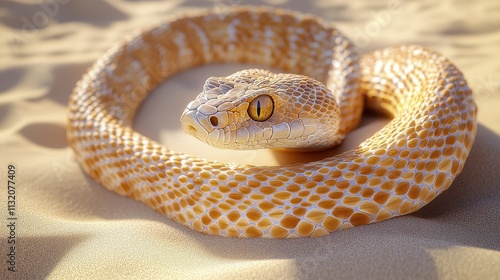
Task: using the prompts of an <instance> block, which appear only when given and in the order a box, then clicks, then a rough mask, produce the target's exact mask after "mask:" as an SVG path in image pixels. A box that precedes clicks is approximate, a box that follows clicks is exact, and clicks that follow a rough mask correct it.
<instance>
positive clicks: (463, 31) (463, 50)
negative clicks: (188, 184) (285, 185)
mask: <svg viewBox="0 0 500 280" xmlns="http://www.w3.org/2000/svg"><path fill="white" fill-rule="evenodd" d="M39 3H45V4H39ZM242 3H244V4H269V5H277V6H280V7H285V8H290V9H294V10H298V11H303V12H308V13H313V14H316V15H318V16H321V17H323V18H325V19H327V20H329V21H332V22H335V23H336V25H337V26H338V27H339V28H340V29H341V30H343V31H344V33H345V34H346V35H347V36H348V37H351V38H352V39H353V41H354V42H355V43H356V44H357V45H358V46H359V51H360V52H361V53H366V52H368V51H371V50H375V49H378V48H383V47H386V46H391V45H394V44H408V43H415V44H424V45H427V46H429V47H431V48H434V49H436V50H438V51H440V52H442V53H444V54H446V56H448V57H449V58H450V59H451V60H452V61H454V62H455V63H456V64H457V65H458V66H459V68H460V69H461V70H462V71H463V72H464V74H465V76H466V78H467V79H468V81H469V84H470V86H471V87H472V88H473V90H474V92H475V94H476V96H477V102H478V106H479V127H478V134H477V138H476V142H475V145H474V148H473V150H472V152H471V154H470V157H469V159H468V162H467V164H466V166H465V168H464V170H463V173H462V175H460V176H459V177H458V178H457V179H456V181H455V182H454V183H453V185H452V187H451V188H450V189H449V190H448V191H446V192H445V193H444V194H442V195H441V196H439V197H438V198H437V199H435V200H434V201H433V202H432V203H431V204H430V205H428V206H426V207H424V208H423V209H421V211H419V212H417V213H414V214H412V215H409V216H405V217H401V218H396V219H392V220H389V221H386V222H383V223H378V224H373V225H368V226H363V227H359V228H354V229H349V230H345V231H340V232H335V233H333V234H331V235H329V236H326V237H322V238H317V239H293V240H259V239H255V240H238V239H227V238H221V237H213V236H206V235H203V234H200V233H197V232H193V231H191V230H188V229H186V228H184V227H182V226H180V225H178V224H176V223H174V222H172V221H171V220H168V219H167V218H165V217H163V216H161V215H160V214H158V213H156V212H154V211H153V210H151V209H149V208H148V207H147V206H145V205H142V204H140V203H138V202H135V201H133V200H131V199H129V198H125V197H120V196H118V195H116V194H114V193H111V192H108V191H107V190H105V189H104V188H103V187H101V186H100V185H98V184H97V183H95V182H94V181H93V180H92V179H90V178H89V177H88V176H86V175H85V174H84V172H83V171H82V170H81V169H80V168H79V166H78V165H77V164H76V162H75V161H74V159H73V157H72V152H71V150H70V148H69V147H68V145H67V143H66V138H65V122H66V113H67V110H66V103H67V99H68V96H69V94H70V92H71V90H72V88H73V87H74V85H75V83H76V81H77V80H78V79H79V78H80V77H81V76H82V74H83V73H84V72H85V70H86V69H87V68H88V67H89V66H90V65H91V64H92V63H93V62H94V61H95V60H96V59H97V58H98V57H99V56H100V55H101V54H102V53H103V52H104V51H106V50H107V49H108V48H110V47H111V46H112V45H113V44H116V43H118V42H119V41H120V40H121V39H122V38H124V37H125V36H127V35H129V34H130V33H131V32H132V31H134V30H136V29H138V28H141V27H147V26H150V25H152V24H155V23H157V22H159V21H161V20H162V19H163V18H164V17H165V16H166V15H168V14H171V13H174V12H179V11H185V10H189V9H193V8H200V7H206V8H207V7H220V6H224V5H239V4H242ZM0 34H1V36H0V201H1V204H0V205H1V206H0V228H1V230H0V235H1V236H2V239H1V243H0V252H1V253H0V279H5V278H9V279H10V278H12V279H15V278H17V279H36V278H47V277H48V278H53V279H76V278H91V279H110V278H116V279H125V278H143V279H147V278H151V279H159V278H163V279H166V278H174V279H192V278H207V279H221V278H238V279H242V278H247V279H248V278H260V279H290V278H307V279H318V278H324V279H366V278H374V279H375V278H376V279H411V278H424V279H495V278H496V279H500V163H499V158H500V79H499V75H500V2H499V1H498V0H483V1H450V0H446V1H434V0H426V1H402V0H401V1H399V0H376V1H354V0H349V1H347V0H344V1H326V0H316V1H299V0H289V1H288V0H261V1H243V0H231V1H229V0H217V1H215V0H214V1H201V0H175V1H152V0H151V1H137V0H93V1H81V0H57V1H56V0H45V1H30V0H1V1H0ZM243 67H246V66H244V65H216V66H206V67H200V68H197V69H193V70H189V71H186V72H184V73H182V74H179V75H177V76H175V77H173V78H172V79H170V80H168V81H166V82H165V83H164V84H163V85H161V86H160V87H159V88H158V89H156V90H155V91H154V92H153V94H152V95H151V97H150V98H149V99H147V100H146V102H145V103H144V105H143V107H141V110H140V111H139V112H138V115H137V119H136V123H135V127H136V129H137V130H138V131H140V132H142V133H144V134H146V135H148V136H150V137H151V138H153V139H155V140H158V141H160V142H162V143H164V144H165V145H168V146H169V147H170V148H173V149H176V150H180V151H184V152H189V153H191V154H194V155H199V156H205V157H208V158H212V159H219V160H223V161H226V162H236V163H244V162H250V163H253V164H286V163H290V162H297V161H307V160H312V159H317V158H322V157H326V156H327V155H329V154H332V153H338V152H339V150H342V149H347V148H350V147H353V146H355V145H357V144H358V143H360V142H361V141H362V140H363V139H366V138H367V137H369V136H370V135H371V134H372V133H373V132H374V131H375V130H377V129H379V128H380V127H381V126H383V125H384V124H385V123H386V122H387V120H384V119H383V118H380V117H377V116H367V117H366V119H365V121H364V122H363V124H362V126H361V127H360V128H359V129H358V130H356V131H355V132H354V133H353V134H352V135H350V136H349V138H348V139H347V141H346V143H345V144H344V145H343V146H342V147H341V148H339V149H337V150H333V151H330V152H328V153H324V154H321V153H316V154H312V155H304V154H300V155H289V154H285V153H270V152H268V151H259V152H239V153H234V152H226V151H224V152H221V151H218V150H215V149H211V148H209V147H206V146H205V145H204V144H202V143H199V142H197V141H196V140H194V139H191V138H189V137H188V136H185V135H184V134H183V133H182V132H181V130H180V125H179V123H178V118H179V116H180V113H181V112H182V109H183V107H184V106H185V104H187V102H188V101H189V100H191V99H192V98H193V97H194V96H196V95H197V94H198V92H199V90H200V88H201V85H202V84H203V81H204V80H205V79H206V78H207V77H208V76H211V75H225V74H227V73H230V72H232V71H234V70H235V69H240V68H243ZM167 93H168V94H167ZM8 164H12V165H14V166H15V168H16V172H17V173H16V177H15V180H16V212H15V217H17V221H16V229H15V237H16V239H15V240H16V270H17V272H15V273H12V272H9V271H8V270H7V268H8V263H7V262H6V261H7V258H8V256H7V254H8V253H9V251H10V250H9V249H8V246H9V245H8V244H7V240H8V239H7V237H8V236H9V234H10V233H9V232H10V231H9V230H8V227H7V225H8V224H9V222H10V221H9V220H7V217H8V212H7V206H6V205H7V183H6V181H7V175H8Z"/></svg>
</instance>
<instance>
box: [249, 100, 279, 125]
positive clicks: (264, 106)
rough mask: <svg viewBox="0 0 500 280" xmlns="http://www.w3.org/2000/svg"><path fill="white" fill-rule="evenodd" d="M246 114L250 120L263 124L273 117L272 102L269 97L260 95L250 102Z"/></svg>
mask: <svg viewBox="0 0 500 280" xmlns="http://www.w3.org/2000/svg"><path fill="white" fill-rule="evenodd" d="M247 112H248V115H249V116H250V118H251V119H252V120H254V121H258V122H263V121H265V120H267V119H269V118H270V117H271V116H272V115H273V112H274V101H273V99H272V98H271V96H269V95H265V94H264V95H260V96H258V97H256V98H255V99H254V100H252V102H250V106H248V111H247Z"/></svg>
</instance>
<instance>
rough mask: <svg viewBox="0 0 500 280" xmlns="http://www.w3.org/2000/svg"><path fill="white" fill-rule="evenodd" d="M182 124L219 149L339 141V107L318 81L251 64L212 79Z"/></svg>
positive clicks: (313, 146)
mask: <svg viewBox="0 0 500 280" xmlns="http://www.w3.org/2000/svg"><path fill="white" fill-rule="evenodd" d="M181 125H182V128H183V130H184V131H185V132H186V133H188V134H190V135H192V136H194V137H196V138H198V139H199V140H201V141H203V142H205V143H207V144H209V145H211V146H214V147H217V148H225V149H235V150H249V149H267V148H271V149H276V148H278V149H294V150H319V149H325V148H328V147H331V146H333V145H335V143H336V142H337V137H336V134H337V131H338V127H339V109H338V105H337V102H336V98H335V96H334V95H333V94H332V93H331V92H330V91H329V90H328V89H327V88H326V87H325V86H324V85H323V84H322V83H321V82H319V81H317V80H314V79H312V78H309V77H306V76H301V75H294V74H275V73H273V72H270V71H267V70H260V69H251V70H243V71H240V72H237V73H234V74H232V75H230V76H227V77H211V78H209V79H208V80H207V81H206V82H205V85H204V86H203V91H202V92H201V93H200V94H199V95H198V97H197V98H196V99H195V100H193V101H191V102H190V103H189V104H188V105H187V106H186V109H185V110H184V112H183V114H182V116H181Z"/></svg>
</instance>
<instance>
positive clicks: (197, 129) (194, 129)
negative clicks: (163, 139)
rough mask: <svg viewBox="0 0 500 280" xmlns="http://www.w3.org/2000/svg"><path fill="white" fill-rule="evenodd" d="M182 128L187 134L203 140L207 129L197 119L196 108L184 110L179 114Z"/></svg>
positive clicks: (205, 137) (206, 134)
mask: <svg viewBox="0 0 500 280" xmlns="http://www.w3.org/2000/svg"><path fill="white" fill-rule="evenodd" d="M181 126H182V130H184V132H186V133H187V134H189V135H191V136H194V137H196V138H198V139H200V140H202V141H205V139H207V136H208V131H207V130H206V129H205V128H204V127H203V126H202V125H201V124H200V123H199V122H198V121H197V117H196V110H187V109H186V110H184V112H183V113H182V116H181Z"/></svg>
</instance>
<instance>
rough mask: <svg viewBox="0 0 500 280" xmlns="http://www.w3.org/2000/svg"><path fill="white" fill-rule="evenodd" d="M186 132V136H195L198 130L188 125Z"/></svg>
mask: <svg viewBox="0 0 500 280" xmlns="http://www.w3.org/2000/svg"><path fill="white" fill-rule="evenodd" d="M186 132H187V133H188V134H191V135H195V134H196V133H197V132H198V130H197V129H196V127H194V126H192V125H188V126H187V127H186Z"/></svg>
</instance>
